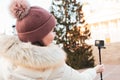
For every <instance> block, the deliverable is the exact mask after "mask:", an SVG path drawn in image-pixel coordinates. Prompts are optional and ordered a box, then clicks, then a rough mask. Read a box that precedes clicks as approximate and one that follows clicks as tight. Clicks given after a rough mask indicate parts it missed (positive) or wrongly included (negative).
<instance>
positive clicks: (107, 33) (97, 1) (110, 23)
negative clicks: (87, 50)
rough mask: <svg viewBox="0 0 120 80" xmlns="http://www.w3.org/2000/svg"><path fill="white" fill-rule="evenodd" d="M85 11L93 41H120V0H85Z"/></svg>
mask: <svg viewBox="0 0 120 80" xmlns="http://www.w3.org/2000/svg"><path fill="white" fill-rule="evenodd" d="M83 11H84V14H85V18H86V22H87V23H88V24H90V29H91V33H92V34H91V37H92V41H94V40H96V39H102V40H105V42H106V43H112V42H120V37H119V36H120V0H84V6H83Z"/></svg>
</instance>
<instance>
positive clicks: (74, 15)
mask: <svg viewBox="0 0 120 80" xmlns="http://www.w3.org/2000/svg"><path fill="white" fill-rule="evenodd" d="M82 6H83V5H82V4H80V2H77V1H76V0H53V1H52V6H51V13H52V14H53V15H54V16H55V17H56V19H57V22H58V23H57V25H56V26H57V27H56V28H55V31H56V37H55V41H56V44H63V49H64V50H65V51H66V53H67V55H68V56H67V64H68V65H70V66H71V67H73V68H75V69H80V68H86V67H93V66H94V57H93V55H92V48H91V46H90V45H87V44H86V43H85V40H87V39H89V38H90V30H89V25H88V24H87V23H86V22H85V19H84V14H83V11H82ZM78 24H79V25H78Z"/></svg>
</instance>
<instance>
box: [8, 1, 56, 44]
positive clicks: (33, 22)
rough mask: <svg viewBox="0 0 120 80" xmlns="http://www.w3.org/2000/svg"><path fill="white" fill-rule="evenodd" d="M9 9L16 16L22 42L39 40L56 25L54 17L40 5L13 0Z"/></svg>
mask: <svg viewBox="0 0 120 80" xmlns="http://www.w3.org/2000/svg"><path fill="white" fill-rule="evenodd" d="M10 10H11V12H12V14H13V16H15V17H16V18H17V22H16V29H17V33H18V37H19V39H20V40H21V41H23V42H32V43H34V42H40V41H42V39H43V38H44V37H45V36H46V35H47V34H48V33H49V32H50V31H52V29H53V28H54V27H55V25H56V20H55V17H54V16H53V15H52V14H51V13H49V12H48V11H46V10H45V9H43V8H40V7H35V6H33V7H30V6H29V4H28V3H27V2H26V0H14V1H13V2H12V4H11V6H10Z"/></svg>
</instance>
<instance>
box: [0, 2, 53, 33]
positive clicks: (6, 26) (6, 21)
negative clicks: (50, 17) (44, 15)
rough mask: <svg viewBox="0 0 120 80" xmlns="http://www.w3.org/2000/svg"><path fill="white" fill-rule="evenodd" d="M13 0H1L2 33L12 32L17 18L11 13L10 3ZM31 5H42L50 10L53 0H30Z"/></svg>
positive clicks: (0, 24) (0, 30) (0, 27)
mask: <svg viewBox="0 0 120 80" xmlns="http://www.w3.org/2000/svg"><path fill="white" fill-rule="evenodd" d="M10 1H11V0H4V1H2V0H0V12H1V13H0V33H3V32H5V33H6V34H12V28H11V27H12V25H14V24H15V19H14V18H13V17H12V16H11V15H10V12H9V4H10ZM28 1H29V3H30V4H31V5H35V6H41V7H43V8H45V9H47V10H49V7H50V4H51V0H28Z"/></svg>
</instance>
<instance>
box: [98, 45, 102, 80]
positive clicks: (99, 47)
mask: <svg viewBox="0 0 120 80" xmlns="http://www.w3.org/2000/svg"><path fill="white" fill-rule="evenodd" d="M98 50H99V62H100V65H101V64H102V61H101V46H98ZM100 78H101V80H103V78H102V72H101V73H100Z"/></svg>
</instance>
